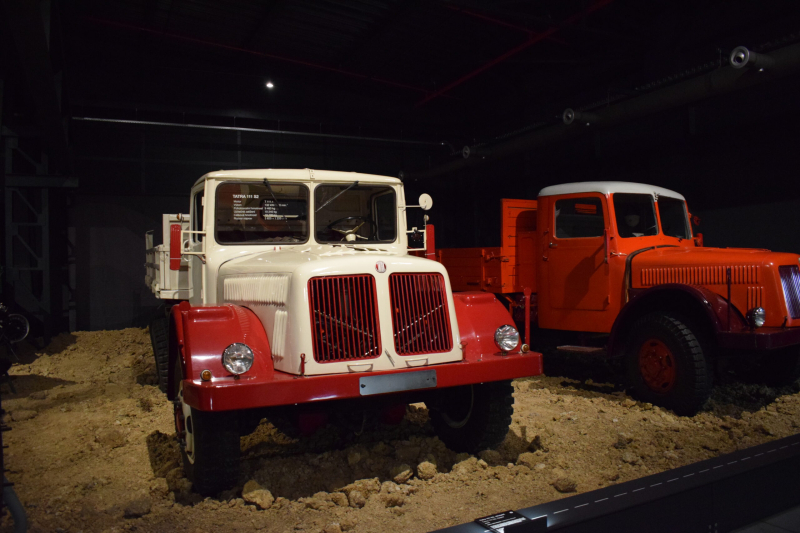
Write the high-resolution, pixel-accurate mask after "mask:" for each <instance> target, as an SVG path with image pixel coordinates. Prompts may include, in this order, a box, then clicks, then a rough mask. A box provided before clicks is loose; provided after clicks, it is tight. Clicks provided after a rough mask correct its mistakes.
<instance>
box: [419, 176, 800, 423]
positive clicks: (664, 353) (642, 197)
mask: <svg viewBox="0 0 800 533" xmlns="http://www.w3.org/2000/svg"><path fill="white" fill-rule="evenodd" d="M501 211H502V236H501V237H502V240H501V246H499V247H494V248H465V249H440V250H437V251H436V252H435V256H436V259H437V260H438V261H440V262H441V263H442V264H443V265H444V266H445V267H446V268H447V271H448V273H449V275H450V282H451V284H452V287H453V290H454V291H476V290H480V291H484V292H489V293H494V294H495V295H497V296H498V297H499V298H501V299H502V300H503V301H505V303H506V305H507V306H508V307H509V309H510V310H511V311H512V313H513V315H514V317H515V320H516V322H517V325H518V328H519V329H520V330H524V332H525V342H528V343H530V342H531V338H533V341H534V345H536V346H537V347H538V346H540V345H541V344H542V343H539V342H536V341H537V340H541V339H548V340H555V343H554V344H551V346H555V347H557V349H558V350H560V351H574V352H585V353H597V354H598V355H604V356H606V357H609V358H612V359H614V360H617V361H620V362H622V364H623V366H624V372H625V376H626V381H627V383H628V386H629V392H631V393H632V394H633V395H634V396H635V397H637V398H639V399H641V400H643V401H647V402H651V403H654V404H658V405H662V406H665V407H667V408H670V409H673V410H674V411H675V412H676V413H678V414H681V415H691V414H694V413H695V412H697V411H698V410H699V409H700V408H701V407H702V406H703V404H704V403H705V401H706V400H707V399H708V397H709V394H710V392H711V388H712V384H713V379H714V374H715V370H716V369H717V368H718V365H719V364H720V363H721V362H722V361H724V360H730V359H731V357H736V356H740V357H742V358H748V359H751V360H752V359H754V358H757V361H758V364H759V365H760V368H761V370H762V371H763V372H764V375H765V376H766V377H767V378H769V379H771V380H772V381H773V382H784V383H788V382H791V381H794V380H795V379H797V378H798V377H800V364H799V363H800V269H799V267H800V264H799V263H798V260H800V256H798V255H797V254H789V253H776V252H770V251H769V250H760V249H735V248H705V247H703V239H702V234H697V235H694V234H693V232H692V226H691V223H690V220H691V215H690V213H689V210H688V207H687V205H686V201H685V199H684V197H683V196H681V195H680V194H678V193H676V192H674V191H670V190H667V189H663V188H661V187H655V186H651V185H642V184H636V183H624V182H584V183H569V184H564V185H556V186H552V187H546V188H544V189H542V191H541V192H540V193H539V196H538V199H537V200H511V199H504V200H502V203H501ZM428 246H429V247H430V246H431V244H430V239H429V245H428ZM543 350H544V348H543Z"/></svg>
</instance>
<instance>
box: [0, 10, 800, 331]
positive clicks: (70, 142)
mask: <svg viewBox="0 0 800 533" xmlns="http://www.w3.org/2000/svg"><path fill="white" fill-rule="evenodd" d="M0 15H2V16H0V137H1V138H2V144H3V150H2V151H0V201H2V202H3V207H4V210H5V212H4V215H5V216H3V217H0V227H2V228H3V233H4V237H6V238H4V239H2V240H1V241H0V257H2V258H3V261H4V270H3V272H2V273H0V288H1V289H2V292H0V300H3V301H7V302H11V303H15V304H18V305H19V306H21V307H25V306H23V305H22V304H21V302H19V301H16V300H19V299H18V298H17V295H18V294H20V292H21V291H22V288H20V287H15V286H13V285H14V284H13V283H11V282H10V281H9V280H10V279H12V278H13V276H10V275H9V272H10V271H11V270H13V269H17V270H20V269H26V268H28V269H30V272H33V271H35V273H36V275H37V276H44V278H45V279H48V280H50V284H51V285H52V287H54V288H55V289H54V291H53V293H52V294H50V295H49V296H47V297H46V298H45V297H44V296H42V302H45V300H47V301H46V302H45V303H47V305H46V306H45V307H46V309H45V307H41V308H37V307H36V306H29V308H25V309H24V310H25V311H29V312H30V313H31V315H32V316H35V317H36V319H37V320H39V321H40V322H41V323H42V324H43V325H42V328H41V329H42V331H44V332H45V333H46V334H48V335H49V334H54V333H57V332H58V331H63V330H65V329H104V328H120V327H126V326H142V325H145V324H146V323H147V322H148V320H149V317H150V316H151V315H152V314H153V312H154V311H155V309H156V307H157V306H158V303H159V302H157V301H156V300H155V299H154V298H153V297H152V296H151V295H150V293H149V289H148V288H147V287H146V286H145V285H144V266H143V263H144V242H145V240H144V234H145V232H146V231H149V230H155V233H156V235H160V226H161V215H162V214H164V213H178V212H185V211H186V210H187V209H188V192H189V189H190V187H191V185H192V184H193V183H194V182H195V181H196V180H197V179H198V178H199V177H201V176H202V175H203V174H205V173H206V172H209V171H213V170H219V169H236V168H265V167H271V168H317V169H330V170H343V171H357V172H366V173H373V174H385V175H390V176H398V175H400V174H401V173H402V175H403V176H404V177H405V182H406V187H407V193H406V196H407V198H408V199H409V200H410V201H411V202H414V200H415V199H416V197H417V196H418V195H419V194H420V193H422V192H427V193H429V194H431V195H432V196H433V198H434V207H433V210H432V211H431V212H430V216H431V220H432V222H433V223H434V224H435V226H436V228H437V244H438V245H439V246H440V247H465V246H478V245H482V246H495V245H497V244H499V222H500V221H499V200H500V199H501V198H535V197H536V194H537V192H538V191H539V190H540V189H541V188H543V187H545V186H548V185H552V184H556V183H564V182H574V181H588V180H619V181H634V182H642V183H651V184H654V185H660V186H663V187H666V188H669V189H673V190H676V191H678V192H680V193H682V194H684V195H685V196H686V198H687V200H688V202H689V206H690V208H691V210H692V212H693V213H694V214H697V215H699V216H700V217H701V219H702V223H701V226H700V228H699V230H700V231H702V232H703V233H704V236H705V242H706V244H707V245H710V246H746V247H767V248H772V249H776V250H783V251H797V252H800V237H798V236H797V233H798V232H797V228H798V226H800V224H799V223H800V215H798V207H800V180H798V179H797V178H796V174H797V169H798V167H799V165H798V164H799V163H800V154H799V153H798V152H799V151H798V148H797V147H798V140H800V100H799V99H798V98H797V94H800V74H798V72H800V45H798V43H800V32H799V31H798V28H800V8H798V4H797V2H796V0H770V1H769V2H763V1H761V0H702V1H697V0H650V1H648V2H624V1H621V0H590V1H585V0H540V1H537V2H495V1H493V0H431V1H419V0H359V1H358V2H349V1H347V2H345V1H339V0H333V1H328V0H325V1H321V0H291V1H289V0H270V1H268V2H255V1H252V2H251V1H247V0H236V1H234V0H215V1H214V2H211V1H209V0H193V1H192V2H161V1H146V2H141V1H139V0H118V1H115V2H102V1H99V0H75V1H70V2H62V1H61V0H38V1H35V2H21V1H15V0H0ZM739 45H746V46H748V47H749V48H750V49H751V50H753V51H756V52H758V53H762V54H767V55H768V57H773V58H774V57H775V55H776V54H778V55H780V54H782V53H783V54H784V56H782V57H786V53H785V52H786V50H794V51H793V52H792V54H789V55H791V58H790V59H791V61H788V64H790V66H791V68H786V64H787V62H783V63H781V65H783V66H782V67H781V68H782V69H783V70H781V68H778V69H773V68H771V67H770V66H769V65H766V68H765V72H764V73H763V74H760V73H759V72H760V71H759V69H758V68H753V69H749V70H747V71H746V74H744V75H743V76H742V77H743V78H746V79H748V80H750V82H752V83H751V85H750V86H749V88H742V86H744V85H746V84H742V85H741V86H738V85H737V86H736V88H735V89H736V90H731V91H730V92H727V93H722V92H719V91H718V92H717V93H715V94H714V95H713V96H710V97H707V98H704V99H691V101H688V102H687V101H681V102H679V103H674V104H671V105H669V106H667V107H666V108H665V109H664V110H662V111H660V112H657V113H650V112H646V113H640V114H637V115H636V116H629V117H628V118H627V119H626V120H625V121H622V122H615V124H616V125H614V126H611V125H606V126H604V125H603V123H602V122H600V123H593V124H591V125H590V126H584V125H582V124H576V125H574V126H572V127H573V132H575V131H578V130H579V133H577V134H574V135H571V136H570V137H569V138H561V140H558V138H555V137H554V138H552V139H550V140H549V141H548V142H546V143H540V144H538V145H536V146H529V147H527V148H526V149H521V150H517V151H514V152H511V153H507V154H505V155H503V156H502V157H491V156H489V157H487V158H486V159H485V160H484V159H483V157H484V156H483V155H481V151H482V150H488V151H489V152H491V150H493V149H495V148H496V147H498V146H500V145H502V144H503V143H506V142H509V141H513V140H514V139H519V138H522V137H524V136H525V135H527V134H528V133H530V132H534V133H535V132H536V131H539V130H541V129H547V128H552V127H555V126H556V125H559V124H561V122H560V121H561V113H562V112H563V111H564V109H565V108H567V107H571V108H575V109H578V110H581V111H588V112H590V113H592V112H594V113H604V112H607V111H611V110H613V109H614V106H615V105H617V104H618V103H625V102H628V101H633V100H634V99H636V98H638V97H642V96H646V95H648V94H651V93H652V92H653V91H656V90H672V91H674V92H675V93H680V91H681V90H683V89H681V87H683V86H682V85H681V84H682V83H683V82H687V81H690V80H693V79H694V80H697V79H701V77H703V76H710V75H714V74H715V73H719V72H723V73H724V72H729V71H731V69H732V67H731V65H730V60H729V57H730V53H731V51H732V50H733V49H734V48H735V47H737V46H739ZM792 47H794V48H792ZM792 58H793V59H792ZM741 72H744V71H741ZM759 76H760V77H761V78H759ZM703 79H705V78H703ZM267 81H270V82H274V87H273V89H269V90H268V89H267V88H266V82H267ZM748 83H749V82H748ZM87 118H89V119H103V120H111V122H102V121H98V120H87ZM125 121H136V122H138V123H137V124H134V123H131V122H125ZM145 122H147V123H150V124H144V123H145ZM153 122H161V123H170V124H173V125H171V126H169V125H155V124H152V123H153ZM192 124H193V125H196V126H197V125H200V126H205V127H189V125H192ZM607 124H611V123H610V122H609V123H607ZM561 126H563V124H561ZM215 127H216V128H222V129H214V128H215ZM224 128H233V129H224ZM235 128H251V129H262V130H273V131H280V133H267V132H263V131H262V132H255V131H240V130H236V129H235ZM465 145H467V146H470V147H471V148H473V152H472V155H471V156H470V159H469V160H468V161H466V163H465V162H464V161H465V160H463V158H462V155H461V152H462V147H463V146H465ZM456 163H458V165H456ZM448 165H450V167H448V168H451V170H449V171H446V170H444V169H445V167H447V166H448ZM454 167H457V168H455V169H453V168H454ZM75 185H77V186H75ZM19 190H24V191H26V192H25V195H27V197H30V198H44V197H45V196H47V197H48V198H49V206H50V207H49V208H48V210H47V211H46V213H44V214H41V215H42V216H43V218H45V219H46V221H45V222H43V223H42V224H40V225H39V226H37V228H36V231H39V232H40V233H41V234H42V235H44V234H47V235H49V236H50V237H51V238H50V239H49V240H48V241H47V242H48V243H49V245H48V246H49V249H48V250H47V251H48V252H49V253H48V254H44V252H43V251H42V250H40V249H38V248H37V249H36V250H34V251H35V252H36V254H40V255H42V254H43V255H47V257H48V259H46V260H44V259H42V260H40V259H37V258H36V257H33V256H31V257H28V258H27V259H26V260H27V261H28V263H26V264H22V265H16V266H15V265H14V264H13V263H14V261H12V259H10V258H12V256H14V257H16V256H15V254H16V252H14V250H16V249H17V248H19V247H20V246H23V243H22V242H21V239H18V238H16V237H14V238H9V237H8V236H9V235H10V234H11V233H10V232H11V230H12V229H13V230H14V231H17V229H18V228H19V227H22V226H20V224H23V225H24V224H27V223H28V222H27V221H26V220H22V221H21V220H17V219H14V216H16V215H14V216H12V215H10V214H9V213H10V209H9V206H10V205H11V204H9V202H7V199H8V198H9V197H14V198H18V197H21V196H20V195H19V194H17V192H13V191H19ZM15 194H17V196H14V195H15ZM37 201H38V200H37ZM45 215H46V216H45ZM31 216H33V215H31ZM26 231H27V230H26ZM31 231H33V229H31ZM35 241H36V239H31V242H33V245H34V247H36V242H35ZM40 241H41V239H40ZM41 242H44V241H41ZM41 242H40V244H39V247H42V246H43V245H41ZM8 243H12V246H9V245H8ZM14 247H17V248H14ZM9 250H12V252H14V253H11V254H9V253H7V252H8V251H9ZM36 254H33V255H36ZM23 255H24V254H23ZM29 255H31V254H29ZM20 271H21V270H20ZM26 272H27V271H26ZM31 275H32V274H31ZM17 285H20V283H17ZM25 290H28V288H25Z"/></svg>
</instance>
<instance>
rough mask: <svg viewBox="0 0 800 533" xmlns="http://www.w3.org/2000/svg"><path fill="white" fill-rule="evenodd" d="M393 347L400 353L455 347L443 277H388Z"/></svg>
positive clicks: (408, 353)
mask: <svg viewBox="0 0 800 533" xmlns="http://www.w3.org/2000/svg"><path fill="white" fill-rule="evenodd" d="M389 293H390V296H391V304H392V331H393V334H394V348H395V351H396V352H397V354H398V355H418V354H426V353H443V352H449V351H450V350H452V349H453V334H452V328H451V327H450V314H449V311H448V307H447V291H446V290H445V283H444V276H442V275H441V274H438V273H395V274H392V275H391V276H389Z"/></svg>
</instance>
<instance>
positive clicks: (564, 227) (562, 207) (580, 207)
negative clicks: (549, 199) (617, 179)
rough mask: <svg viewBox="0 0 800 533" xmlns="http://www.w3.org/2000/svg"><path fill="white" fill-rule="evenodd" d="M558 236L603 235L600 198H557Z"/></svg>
mask: <svg viewBox="0 0 800 533" xmlns="http://www.w3.org/2000/svg"><path fill="white" fill-rule="evenodd" d="M555 223H556V224H555V225H556V231H555V233H556V238H557V239H575V238H579V237H602V236H603V233H604V231H605V222H604V221H603V204H602V202H601V201H600V198H597V197H591V196H590V197H586V198H570V199H565V200H556V212H555Z"/></svg>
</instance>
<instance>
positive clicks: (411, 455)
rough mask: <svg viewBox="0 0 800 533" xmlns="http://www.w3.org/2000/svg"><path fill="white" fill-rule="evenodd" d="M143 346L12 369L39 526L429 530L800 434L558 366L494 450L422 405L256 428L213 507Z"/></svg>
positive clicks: (17, 441) (56, 351)
mask: <svg viewBox="0 0 800 533" xmlns="http://www.w3.org/2000/svg"><path fill="white" fill-rule="evenodd" d="M149 342H150V341H149V335H148V333H147V330H140V329H127V330H122V331H105V332H78V333H74V334H72V335H64V336H59V337H57V338H55V339H54V340H53V342H52V343H51V344H50V345H49V346H48V347H47V348H45V349H44V350H41V351H39V352H38V353H36V354H35V357H32V358H31V359H30V361H29V362H28V361H26V363H25V364H17V365H15V366H14V367H13V368H12V370H11V373H12V374H13V375H14V376H15V377H16V380H15V385H16V387H17V393H16V394H7V392H8V391H7V389H5V387H4V390H3V406H4V407H5V408H6V409H7V410H8V411H9V412H10V416H9V421H10V424H11V426H12V427H13V431H11V432H9V433H6V434H4V439H6V442H7V443H8V444H9V445H10V448H9V449H8V450H7V451H6V452H7V453H6V459H7V463H8V465H9V468H10V469H11V470H10V472H9V473H8V477H9V478H10V479H11V481H13V482H14V483H15V488H16V490H17V492H18V494H19V496H20V498H21V499H22V502H23V504H24V505H25V506H26V508H27V511H28V514H29V518H30V523H31V527H30V530H31V531H32V532H52V531H59V530H61V531H70V532H72V531H83V532H84V533H93V532H111V531H133V530H136V531H139V532H160V531H187V532H194V531H210V530H215V531H273V532H280V531H292V530H295V531H307V532H314V533H316V532H323V531H328V532H333V531H353V532H357V533H358V532H372V531H385V530H387V529H394V530H398V531H411V532H414V531H430V530H432V529H437V528H443V527H446V526H450V525H454V524H458V523H462V522H465V521H468V520H471V519H474V518H476V517H478V516H482V515H487V514H490V513H492V512H495V511H497V510H499V509H509V508H520V507H527V506H530V505H535V504H537V503H541V502H546V501H550V500H554V499H557V498H561V497H564V496H568V495H569V494H572V493H574V492H575V491H577V492H585V491H589V490H593V489H596V488H599V487H603V486H607V485H610V484H614V483H619V482H622V481H627V480H630V479H635V478H638V477H641V476H645V475H648V474H652V473H655V472H660V471H663V470H666V469H669V468H674V467H677V466H681V465H685V464H688V463H692V462H695V461H698V460H701V459H706V458H710V457H714V456H717V455H720V454H724V453H727V452H730V451H733V450H736V449H741V448H746V447H749V446H752V445H755V444H760V443H762V442H765V441H768V440H770V439H774V438H779V437H783V436H787V435H790V434H793V433H795V432H796V431H797V428H798V427H799V426H800V394H798V393H797V391H796V390H795V389H792V388H783V389H776V388H770V387H766V386H764V385H760V384H755V383H748V384H743V383H737V382H728V383H723V384H721V385H720V386H718V387H717V388H716V389H715V390H714V393H713V395H712V398H711V400H710V401H709V403H708V405H707V406H706V410H705V411H703V412H701V413H700V414H698V415H696V416H694V417H691V418H688V417H678V416H675V415H674V414H673V413H671V412H669V411H665V410H663V409H660V408H658V407H654V406H652V405H650V404H643V403H640V402H636V401H634V400H633V399H631V398H629V397H628V396H626V395H625V392H624V391H623V390H622V389H621V388H620V386H619V385H617V384H615V383H614V380H613V379H612V378H611V377H610V373H609V371H608V369H607V367H605V366H604V365H601V364H596V365H595V366H594V367H593V368H594V370H592V368H588V369H587V368H584V367H583V366H582V365H580V364H579V363H576V362H575V361H573V360H570V361H566V362H557V361H554V362H553V363H552V364H551V365H549V366H548V371H550V372H555V371H556V370H561V371H562V372H561V374H560V375H569V376H571V378H565V377H557V376H555V377H545V376H540V377H536V378H528V379H523V380H518V381H516V382H515V383H514V389H515V392H514V397H515V402H516V403H515V408H514V416H513V422H512V426H511V430H510V432H509V434H508V436H507V438H506V440H505V441H504V442H503V444H502V445H501V446H500V447H499V448H498V449H497V450H486V451H483V452H481V453H480V454H478V455H477V456H470V455H467V454H455V453H454V452H452V451H451V450H448V449H447V448H446V447H445V446H444V445H443V444H442V443H441V441H439V439H437V438H436V437H435V436H434V435H433V433H432V429H431V427H430V423H429V420H428V415H427V410H426V409H425V407H424V405H422V404H419V405H415V406H410V407H409V409H408V412H407V414H406V417H405V419H404V420H403V422H402V423H401V424H400V425H398V426H392V427H385V428H381V429H378V430H375V431H364V432H363V433H360V434H359V435H356V434H355V433H354V432H353V431H352V430H348V429H347V428H346V427H345V426H342V425H339V426H337V425H329V426H327V427H326V428H323V429H322V430H321V431H320V432H318V433H317V434H316V435H315V436H314V437H312V438H304V439H299V440H298V439H293V438H290V437H288V436H287V435H286V433H284V432H281V431H280V430H279V429H278V428H277V427H276V426H274V425H272V424H270V423H269V422H266V421H263V422H262V423H261V424H260V425H259V426H258V428H257V429H256V430H255V432H253V433H252V434H251V435H247V436H245V437H243V438H242V451H243V458H244V459H243V467H242V475H241V478H240V481H239V486H238V487H237V488H235V489H234V490H231V491H228V492H225V493H222V494H219V495H217V497H215V498H205V499H204V498H201V497H200V496H198V495H197V494H194V493H192V492H191V485H190V483H189V482H188V481H187V480H186V479H185V478H184V477H183V474H182V469H181V459H180V453H179V448H178V446H177V443H176V441H175V438H174V428H173V415H172V406H171V404H170V403H169V402H168V401H167V399H166V398H165V397H164V395H163V394H161V393H160V392H159V391H158V389H157V388H156V387H155V386H154V383H155V368H154V364H153V356H152V351H151V349H150V344H149ZM559 365H560V366H559ZM576 368H579V369H580V372H578V373H576V372H574V370H575V369H576ZM575 378H580V379H575ZM0 531H10V525H9V524H8V523H7V522H3V523H2V526H1V527H0Z"/></svg>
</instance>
